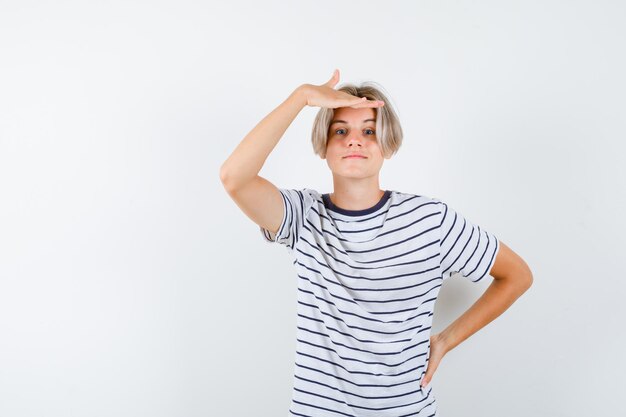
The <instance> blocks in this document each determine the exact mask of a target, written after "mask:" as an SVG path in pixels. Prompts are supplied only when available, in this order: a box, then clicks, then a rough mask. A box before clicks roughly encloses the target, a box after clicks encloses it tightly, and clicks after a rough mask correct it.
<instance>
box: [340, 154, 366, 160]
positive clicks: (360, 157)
mask: <svg viewBox="0 0 626 417" xmlns="http://www.w3.org/2000/svg"><path fill="white" fill-rule="evenodd" d="M343 159H367V158H366V157H365V156H360V155H350V156H344V157H343Z"/></svg>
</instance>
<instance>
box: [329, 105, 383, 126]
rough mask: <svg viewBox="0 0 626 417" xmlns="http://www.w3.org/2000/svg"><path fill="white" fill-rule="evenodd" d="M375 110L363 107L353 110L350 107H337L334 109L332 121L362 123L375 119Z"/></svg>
mask: <svg viewBox="0 0 626 417" xmlns="http://www.w3.org/2000/svg"><path fill="white" fill-rule="evenodd" d="M375 118H376V110H374V109H372V108H370V107H365V108H362V109H353V108H352V107H339V108H337V109H335V111H334V114H333V118H332V120H337V119H341V120H345V121H346V122H348V123H362V122H363V120H366V119H375Z"/></svg>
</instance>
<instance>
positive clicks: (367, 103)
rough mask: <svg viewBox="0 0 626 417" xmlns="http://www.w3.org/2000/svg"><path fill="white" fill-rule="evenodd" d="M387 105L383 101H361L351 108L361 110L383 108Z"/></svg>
mask: <svg viewBox="0 0 626 417" xmlns="http://www.w3.org/2000/svg"><path fill="white" fill-rule="evenodd" d="M384 105H385V102H384V101H382V100H361V101H360V102H359V103H357V104H355V105H353V106H351V107H353V108H355V109H361V108H364V107H382V106H384Z"/></svg>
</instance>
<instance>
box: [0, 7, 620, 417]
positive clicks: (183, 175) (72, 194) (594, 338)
mask: <svg viewBox="0 0 626 417" xmlns="http://www.w3.org/2000/svg"><path fill="white" fill-rule="evenodd" d="M625 19H626V6H624V3H623V2H620V1H618V0H615V1H598V0H595V1H529V0H524V1H506V2H502V1H466V2H462V1H420V2H413V1H405V2H384V3H383V2H373V1H341V2H338V1H319V0H318V1H315V2H288V1H272V2H268V1H265V2H235V1H231V2H207V1H203V2H200V1H198V2H189V1H186V2H185V1H167V2H166V1H156V2H155V1H143V2H139V1H128V0H127V1H115V2H111V1H90V2H78V1H73V2H72V1H58V2H32V1H12V2H8V1H3V2H1V3H0V61H1V64H0V415H2V416H6V417H23V416H24V417H25V416H46V417H53V416H112V415H115V416H144V415H145V416H147V415H150V416H153V417H157V416H249V415H259V416H283V415H286V414H287V409H288V405H289V401H290V395H291V383H292V375H293V360H294V348H295V330H296V329H295V321H296V315H295V312H296V301H295V300H296V299H295V295H296V279H295V269H294V267H293V265H292V264H291V258H290V255H289V254H288V252H287V249H286V248H284V247H281V246H279V245H276V244H269V243H266V242H264V241H263V238H262V235H261V232H260V231H259V229H258V226H256V225H255V224H254V223H253V222H252V221H251V220H249V219H248V218H247V217H246V216H245V215H244V214H243V213H242V212H241V211H240V210H239V209H238V207H237V206H236V205H235V203H234V202H233V201H232V200H231V199H230V198H229V196H228V195H227V193H226V192H225V191H224V189H223V188H222V184H221V183H220V181H219V167H220V165H221V164H222V162H223V161H224V160H225V159H226V158H227V157H228V155H229V154H230V153H231V152H232V151H233V150H234V148H235V146H236V145H237V144H238V143H239V141H240V140H241V139H242V138H243V137H244V136H245V135H246V134H247V133H248V132H249V131H250V130H251V129H252V128H253V127H254V126H255V125H256V123H258V122H259V121H260V120H261V119H262V118H263V117H265V116H266V115H267V114H268V113H269V112H270V111H271V110H273V109H274V108H275V107H276V106H278V105H279V104H280V103H281V102H282V101H283V100H284V99H286V98H287V96H288V95H289V94H290V93H291V92H292V91H293V89H295V88H296V87H297V86H298V85H300V84H302V83H314V84H321V83H324V82H326V81H327V80H328V79H329V78H330V76H331V75H332V71H333V69H335V68H339V69H340V71H341V76H342V77H341V80H340V82H344V81H350V82H361V81H366V80H373V81H376V82H378V83H379V84H380V85H382V86H383V87H384V88H385V90H386V91H387V93H388V94H389V96H390V98H391V101H392V103H393V105H394V106H395V107H396V110H397V112H398V114H399V116H400V119H401V121H402V126H403V129H404V133H405V137H404V144H403V145H402V147H401V149H400V152H399V153H398V154H397V155H396V156H395V157H394V158H392V159H391V160H389V161H386V162H385V165H384V166H383V169H382V172H381V187H382V188H385V189H394V190H399V191H403V192H409V193H414V194H423V195H428V196H431V197H437V198H441V199H443V200H445V201H447V202H448V203H449V204H450V206H451V207H454V208H455V209H456V210H458V211H459V212H461V213H462V214H464V215H465V216H466V217H468V218H469V219H471V220H473V221H474V222H476V223H478V224H479V225H481V226H482V227H484V228H485V229H487V230H489V231H490V232H492V233H494V234H495V235H496V236H497V237H498V238H500V239H501V240H502V241H503V242H505V243H506V244H507V245H509V246H510V247H511V248H513V250H515V251H516V252H518V253H519V254H520V255H521V256H522V257H523V258H524V259H525V260H526V261H527V262H528V264H529V265H530V267H531V269H532V271H533V273H534V279H535V281H534V285H533V287H532V288H531V289H530V290H529V291H528V292H527V293H525V294H524V295H523V296H522V297H521V298H520V299H519V300H518V301H517V302H516V303H515V304H513V306H512V307H511V308H510V309H509V310H507V311H506V312H505V313H504V314H503V315H501V316H500V317H498V318H497V319H496V320H495V321H493V322H492V323H491V324H489V325H488V326H487V327H485V328H483V329H482V330H480V331H479V332H478V333H476V334H475V335H474V336H472V337H471V338H469V339H468V340H467V341H466V342H465V343H462V344H461V345H459V346H458V347H457V348H456V349H454V350H452V351H451V352H449V354H448V355H447V356H446V357H444V359H443V361H442V363H441V365H440V367H439V369H438V370H437V372H436V373H435V375H434V379H433V382H432V383H433V384H434V390H435V391H434V393H435V395H436V398H437V399H438V402H439V409H440V413H441V417H455V416H463V417H479V416H480V417H488V416H494V417H495V416H503V415H506V416H508V417H516V416H520V417H522V416H523V417H527V416H550V417H557V416H598V415H624V413H626V406H625V405H624V401H623V393H622V391H623V388H624V385H623V375H624V374H625V372H626V365H625V364H626V361H625V360H624V357H623V352H624V348H625V347H626V346H625V337H624V331H623V323H622V320H623V318H624V316H625V313H626V311H625V307H624V305H625V303H624V297H625V296H626V293H625V289H626V284H625V281H626V280H625V277H624V273H623V268H622V264H623V259H624V255H623V251H624V250H625V249H626V239H625V237H624V236H625V235H624V232H625V231H626V227H625V221H624V216H623V215H624V211H625V209H626V196H625V184H624V183H625V179H626V172H625V168H624V164H623V154H624V151H625V150H626V146H625V145H624V140H625V139H626V117H625V110H626V102H625V101H624V97H625V96H626V83H625V78H624V74H626V59H625V55H624V50H625V39H626V29H625V26H624V21H625ZM316 112H317V109H315V108H306V109H304V110H303V111H302V112H301V113H300V115H299V116H298V117H297V118H296V120H295V121H294V123H293V124H292V125H291V127H290V128H289V129H288V131H287V132H286V134H285V135H284V137H283V139H282V140H281V142H280V143H279V144H278V146H277V147H276V148H275V150H274V152H273V153H272V154H271V155H270V157H269V158H268V159H267V162H266V165H265V166H264V168H263V170H262V171H261V175H262V176H264V177H265V178H267V179H268V180H270V181H272V182H273V183H274V184H275V185H277V186H279V187H285V188H287V187H288V188H304V187H309V188H315V189H317V190H318V191H320V192H330V191H332V188H331V187H332V177H331V174H330V170H329V169H328V167H327V165H326V163H325V161H323V160H321V159H319V158H318V157H317V156H314V155H313V151H312V146H311V143H310V131H311V125H312V122H313V118H314V116H315V114H316ZM490 280H491V279H490V278H488V279H484V280H482V281H481V282H480V283H479V284H472V283H471V282H469V281H467V280H465V279H463V277H461V276H459V275H457V276H455V277H454V278H453V279H451V280H450V281H447V282H446V285H444V287H443V288H442V291H441V293H440V295H439V299H438V303H437V306H436V311H435V324H434V328H433V331H434V332H438V331H441V330H443V329H444V328H445V326H447V325H448V324H449V323H450V322H452V321H453V320H454V319H455V318H456V317H458V316H459V315H460V314H462V313H463V311H465V310H466V309H467V308H468V307H469V306H470V305H471V304H472V303H473V302H474V301H475V300H476V299H477V298H478V297H479V296H480V294H481V293H482V292H483V291H484V290H485V289H486V287H487V285H488V283H489V281H490Z"/></svg>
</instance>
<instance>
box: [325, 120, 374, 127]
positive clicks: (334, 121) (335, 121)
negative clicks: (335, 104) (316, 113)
mask: <svg viewBox="0 0 626 417" xmlns="http://www.w3.org/2000/svg"><path fill="white" fill-rule="evenodd" d="M375 121H376V119H365V120H363V123H365V122H375ZM333 123H346V124H347V123H348V122H346V121H345V120H339V119H337V120H332V121H331V122H330V124H329V125H328V126H329V127H330V126H331V125H332V124H333Z"/></svg>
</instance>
